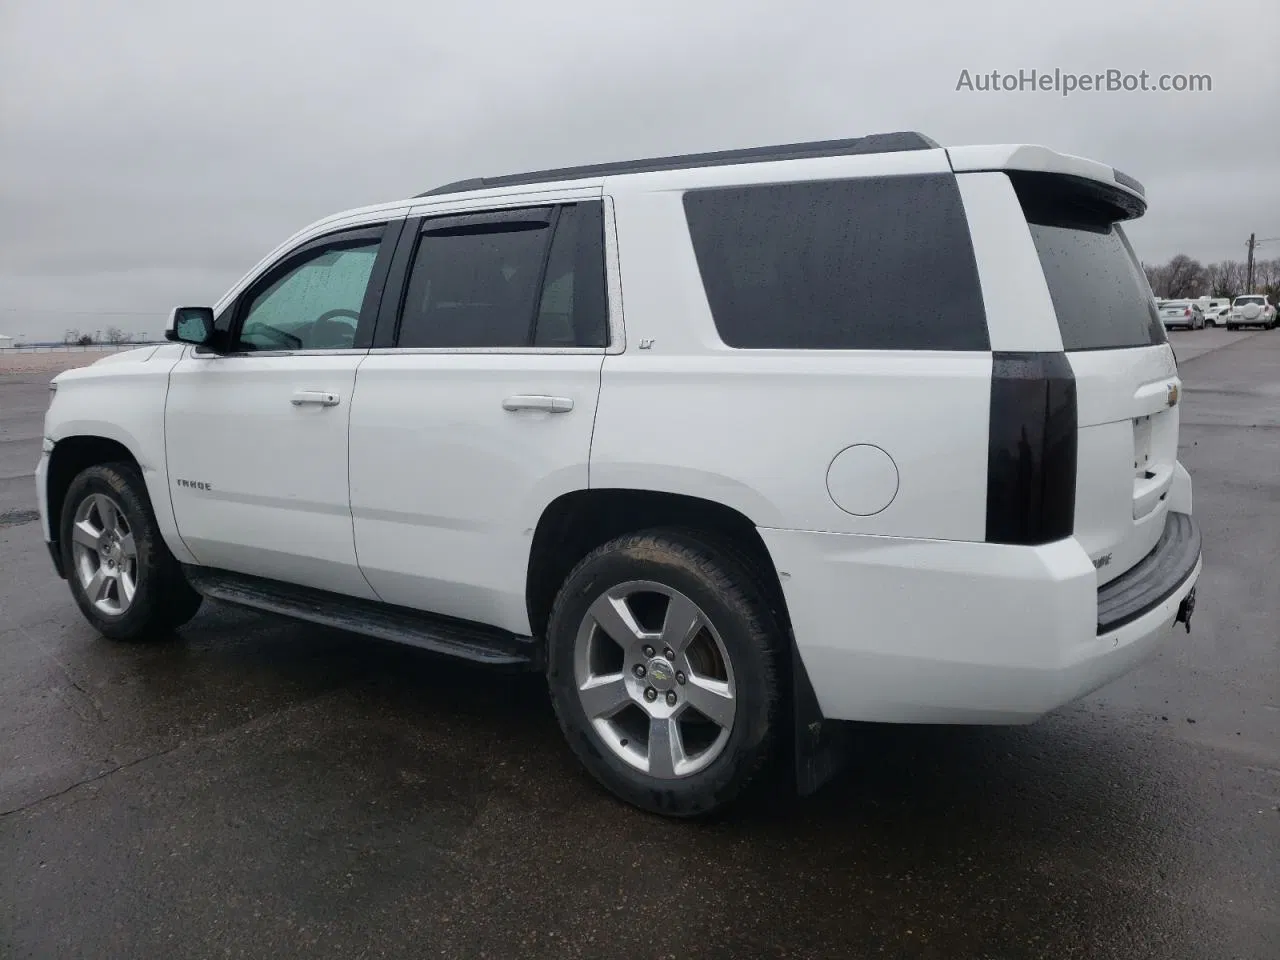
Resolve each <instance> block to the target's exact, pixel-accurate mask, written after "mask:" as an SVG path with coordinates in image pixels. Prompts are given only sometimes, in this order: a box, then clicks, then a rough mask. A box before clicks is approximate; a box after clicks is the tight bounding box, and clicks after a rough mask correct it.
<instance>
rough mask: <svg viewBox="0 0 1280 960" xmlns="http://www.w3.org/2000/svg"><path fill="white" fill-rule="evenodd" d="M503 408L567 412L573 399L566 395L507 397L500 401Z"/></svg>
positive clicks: (570, 408) (571, 407) (571, 405)
mask: <svg viewBox="0 0 1280 960" xmlns="http://www.w3.org/2000/svg"><path fill="white" fill-rule="evenodd" d="M502 409H503V410H546V411H547V412H548V413H568V412H569V411H570V410H572V409H573V401H572V400H571V399H570V398H568V397H533V396H516V397H507V399H505V400H503V401H502Z"/></svg>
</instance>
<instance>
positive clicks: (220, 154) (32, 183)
mask: <svg viewBox="0 0 1280 960" xmlns="http://www.w3.org/2000/svg"><path fill="white" fill-rule="evenodd" d="M1277 36H1280V9H1278V8H1276V6H1275V4H1274V3H1273V2H1271V0H1228V2H1224V3H1219V4H1217V5H1216V6H1213V7H1211V6H1209V5H1207V4H1203V3H1199V2H1196V3H1188V2H1173V3H1161V4H1155V3H1141V4H1127V5H1121V4H1117V3H1114V2H1106V0H1077V2H1075V3H1073V4H1071V5H1069V6H1064V5H1061V4H1054V5H1052V6H1048V7H1046V8H1045V9H1043V10H1038V9H1035V8H1034V6H1033V5H1032V4H1028V3H1025V2H1020V3H1014V2H1008V0H999V2H995V3H988V4H987V5H986V6H985V7H984V8H983V11H982V12H981V13H980V14H978V13H975V8H973V7H972V6H971V5H958V4H942V3H935V4H921V3H905V2H903V3H897V4H894V5H893V6H892V8H891V9H885V8H878V9H866V8H863V7H854V6H852V5H841V4H835V3H831V2H823V3H817V2H811V3H809V4H799V3H797V4H790V5H786V6H784V5H782V4H779V3H766V2H732V3H731V2H711V0H702V2H699V3H688V2H685V3H658V2H650V3H647V4H644V5H643V6H636V7H634V8H632V9H628V10H617V9H611V7H610V5H607V4H600V3H598V2H593V3H588V2H576V0H575V2H569V0H561V2H555V3H549V4H541V5H532V4H516V3H505V4H486V5H467V6H466V7H462V6H461V5H459V9H452V8H450V6H447V5H444V4H430V5H427V4H405V3H394V4H381V5H379V4H362V5H355V4H349V3H342V4H337V3H333V2H331V0H316V2H312V3H306V4H304V3H301V2H291V3H279V2H277V3H271V2H266V0H256V2H252V3H249V2H244V0H234V2H233V0H224V2H223V3H220V4H218V5H216V6H214V5H194V4H173V3H171V2H157V0H131V2H129V3H115V4H88V3H83V4H82V3H72V2H70V0H43V2H42V3H39V4H34V3H33V4H22V5H18V4H5V5H4V6H3V7H0V328H3V329H5V332H9V333H12V332H14V330H15V329H17V330H19V332H22V333H26V334H27V335H28V336H38V335H49V334H50V333H60V332H61V329H62V327H63V326H65V325H70V324H69V322H68V321H67V319H66V318H67V317H70V316H73V315H74V316H76V317H80V318H82V319H83V318H84V317H86V316H91V314H90V313H88V311H108V312H111V313H112V314H115V313H122V314H125V315H126V316H129V317H130V318H131V319H132V320H133V324H132V326H133V328H134V329H139V330H141V329H148V330H154V329H156V328H157V325H158V323H159V319H158V318H159V315H160V314H161V313H162V312H163V311H164V310H165V309H166V308H167V307H168V306H169V305H171V304H172V303H173V302H176V301H178V300H198V299H203V300H212V299H214V298H215V297H216V296H217V295H218V294H219V293H220V292H221V291H222V289H224V288H225V287H227V286H228V285H230V284H231V283H232V282H233V281H234V280H235V279H236V278H237V277H238V276H239V275H240V274H241V273H242V272H243V271H244V270H246V269H248V268H249V267H250V266H252V265H253V264H254V263H255V262H256V261H257V260H258V258H259V257H260V256H261V255H262V254H263V253H265V252H266V251H267V250H268V249H270V248H271V247H273V246H274V245H275V244H276V243H278V242H279V241H280V240H282V239H283V238H284V237H285V236H287V235H288V234H290V233H292V232H293V231H294V230H295V229H297V228H298V227H300V226H302V225H304V224H305V223H307V222H308V221H310V220H313V219H316V218H317V217H320V216H324V215H325V214H328V213H331V212H334V211H336V210H340V209H343V208H345V207H350V206H358V205H363V204H365V203H372V202H377V201H380V200H387V199H393V198H396V197H400V196H406V195H409V194H412V193H415V192H419V191H421V190H424V189H427V188H428V187H431V186H433V185H436V184H438V183H442V182H445V181H447V180H452V179H458V178H462V177H467V176H473V175H478V174H486V173H489V174H493V173H503V172H510V171H516V170H521V169H529V168H536V167H544V166H556V165H562V164H570V163H586V162H592V161H599V160H609V159H617V158H624V157H629V156H642V155H652V154H665V153H673V152H686V151H696V150H709V149H717V148H722V147H733V146H747V145H752V144H760V143H768V142H786V141H792V140H803V139H820V138H828V137H842V136H855V135H858V134H861V133H866V132H871V131H877V130H896V129H918V130H921V131H923V132H925V133H928V134H929V135H931V136H933V137H935V138H936V139H938V140H940V141H941V142H943V143H944V144H960V143H974V142H978V143H981V142H1034V143H1044V144H1046V145H1048V146H1051V147H1053V148H1055V149H1059V150H1062V151H1064V152H1068V153H1076V154H1082V155H1085V156H1090V157H1094V158H1096V159H1099V160H1102V161H1104V162H1107V163H1112V164H1114V165H1116V166H1117V167H1119V168H1120V169H1122V170H1124V171H1126V172H1128V173H1130V174H1132V175H1134V176H1136V177H1138V178H1139V179H1140V180H1142V181H1143V182H1144V184H1145V185H1146V186H1147V190H1148V195H1149V197H1150V200H1151V204H1152V206H1151V211H1150V212H1149V214H1148V215H1147V217H1145V218H1144V219H1143V220H1142V221H1140V222H1139V223H1137V224H1135V225H1134V226H1133V228H1132V230H1131V234H1132V236H1133V237H1134V241H1135V245H1136V246H1137V247H1138V250H1139V253H1140V254H1141V255H1142V256H1143V257H1144V258H1146V259H1149V260H1163V259H1166V258H1168V257H1169V256H1171V255H1172V254H1174V253H1177V252H1186V253H1189V254H1191V255H1193V256H1196V257H1198V258H1201V259H1204V260H1217V259H1223V258H1226V257H1240V256H1242V254H1243V249H1244V247H1243V244H1244V240H1245V239H1246V238H1247V236H1248V234H1249V232H1250V231H1251V230H1257V231H1259V233H1260V235H1263V236H1280V178H1277V177H1276V176H1275V170H1276V157H1277V155H1278V153H1280V128H1277V127H1276V124H1275V122H1274V110H1275V104H1276V103H1278V102H1280V70H1277V69H1276V67H1275V66H1274V63H1275V61H1274V56H1273V55H1272V54H1270V53H1269V52H1268V45H1267V44H1265V43H1262V42H1259V43H1258V44H1257V45H1256V47H1255V46H1254V45H1253V44H1252V43H1242V41H1243V39H1244V38H1250V37H1252V38H1257V39H1258V40H1259V41H1261V40H1262V39H1263V38H1266V37H1272V38H1275V37H1277ZM1245 48H1253V49H1245ZM1267 57H1271V59H1270V62H1269V63H1268V61H1267V59H1266V58H1267ZM1055 67H1057V68H1060V69H1062V70H1066V71H1073V72H1077V73H1086V72H1091V71H1101V70H1106V69H1108V68H1116V69H1120V70H1124V71H1126V72H1135V73H1136V72H1137V71H1140V70H1144V69H1145V70H1148V71H1150V72H1151V73H1152V74H1153V75H1158V74H1159V73H1163V72H1167V73H1188V72H1197V73H1199V72H1204V73H1209V74H1211V75H1212V78H1213V91H1212V92H1211V93H1183V94H1177V93H1168V94H1156V93H1129V94H1125V93H1077V94H1075V95H1074V96H1071V97H1067V98H1063V97H1060V96H1057V95H1055V94H1052V93H1030V92H1021V93H977V92H964V91H960V92H957V91H956V89H955V86H956V81H957V78H958V77H959V75H960V72H961V70H962V69H968V70H970V71H972V72H975V73H976V72H981V71H987V72H989V71H991V70H993V69H998V70H1001V71H1006V72H1016V71H1017V70H1019V69H1031V68H1036V69H1039V70H1052V69H1054V68H1055ZM1260 252H1267V251H1260ZM1275 253H1276V254H1280V245H1277V247H1276V248H1275ZM41 318H43V319H41ZM76 325H80V326H84V327H89V326H92V324H90V323H79V324H76ZM51 326H52V327H56V328H57V329H56V330H50V329H45V328H48V327H51ZM28 327H31V328H33V330H38V331H40V332H39V333H36V332H32V331H31V330H28V329H27V328H28Z"/></svg>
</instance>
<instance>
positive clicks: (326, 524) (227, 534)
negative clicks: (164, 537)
mask: <svg viewBox="0 0 1280 960" xmlns="http://www.w3.org/2000/svg"><path fill="white" fill-rule="evenodd" d="M364 356H365V355H364V353H363V352H357V351H350V352H347V351H338V350H334V351H316V352H315V353H311V354H298V355H294V356H270V355H263V356H253V355H249V356H214V355H211V354H205V355H202V356H195V355H188V356H187V357H185V358H184V359H183V360H181V361H179V362H178V363H177V364H176V365H175V366H174V367H173V370H172V373H171V374H170V386H169V401H168V408H167V411H166V414H165V426H166V432H167V435H168V461H169V470H170V473H171V477H172V484H171V489H172V497H173V509H174V514H175V515H176V517H177V524H178V531H179V535H180V536H181V537H182V539H183V542H184V543H185V544H186V545H187V548H188V550H189V551H190V552H191V554H192V555H193V556H194V557H195V559H196V562H197V563H199V564H201V565H203V566H208V567H214V568H218V569H224V570H233V571H235V572H237V573H248V574H253V575H255V576H260V577H270V578H272V579H276V580H283V581H285V582H288V583H294V584H299V585H301V586H307V587H314V588H316V589H321V590H331V591H334V592H337V593H344V594H347V595H350V596H355V597H364V598H366V599H373V598H374V597H375V594H374V592H373V591H372V590H371V589H370V588H369V585H368V583H367V582H366V581H365V579H364V576H363V575H362V574H361V573H360V567H359V565H358V564H357V563H356V553H355V546H354V543H353V538H352V537H353V534H352V523H351V507H350V498H349V493H348V484H347V442H348V439H347V438H348V421H349V419H350V416H351V409H352V406H351V403H352V396H353V394H354V388H355V377H356V367H357V366H359V364H360V361H361V360H363V359H364ZM298 391H318V392H331V393H333V394H334V395H336V396H337V398H338V402H337V404H336V405H334V406H320V405H317V404H311V403H307V404H294V403H293V398H294V395H295V393H297V392H298ZM179 481H185V482H192V483H199V484H207V485H208V489H200V488H198V487H195V488H193V487H189V486H186V485H184V484H183V483H180V482H179Z"/></svg>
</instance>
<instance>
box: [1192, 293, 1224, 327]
mask: <svg viewBox="0 0 1280 960" xmlns="http://www.w3.org/2000/svg"><path fill="white" fill-rule="evenodd" d="M1197 302H1198V303H1199V304H1200V309H1201V311H1203V313H1204V322H1205V324H1206V325H1208V326H1210V327H1221V326H1225V325H1226V322H1227V318H1228V317H1229V316H1231V300H1230V299H1228V298H1226V297H1201V298H1200V299H1199V301H1197Z"/></svg>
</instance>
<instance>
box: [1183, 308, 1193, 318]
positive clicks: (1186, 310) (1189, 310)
mask: <svg viewBox="0 0 1280 960" xmlns="http://www.w3.org/2000/svg"><path fill="white" fill-rule="evenodd" d="M1182 315H1183V316H1184V317H1189V316H1191V308H1190V307H1187V309H1185V310H1183V311H1182Z"/></svg>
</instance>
